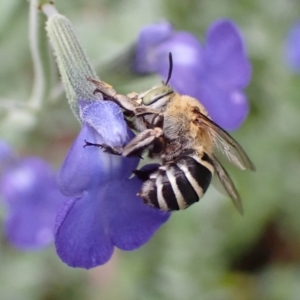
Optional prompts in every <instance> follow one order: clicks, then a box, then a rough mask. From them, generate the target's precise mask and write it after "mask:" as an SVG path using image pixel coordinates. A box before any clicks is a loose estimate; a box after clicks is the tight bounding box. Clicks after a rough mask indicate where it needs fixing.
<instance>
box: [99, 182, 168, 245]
mask: <svg viewBox="0 0 300 300" xmlns="http://www.w3.org/2000/svg"><path fill="white" fill-rule="evenodd" d="M140 188H141V181H139V180H138V179H136V178H133V179H131V180H129V181H128V182H126V181H123V182H120V184H119V185H118V192H117V193H116V192H115V188H114V186H113V185H110V186H109V187H108V190H107V196H108V195H109V194H111V195H112V199H111V201H106V202H105V208H104V212H103V213H104V214H105V216H106V217H107V219H108V224H109V225H108V228H109V233H110V236H111V238H112V241H113V243H114V245H115V246H117V247H118V248H120V249H122V250H133V249H136V248H138V247H140V246H142V245H143V244H145V243H146V242H147V241H148V240H149V239H150V238H151V237H152V235H153V234H154V233H155V231H156V230H157V229H158V228H159V227H160V226H161V225H162V224H163V223H165V222H166V221H167V220H168V218H169V216H170V213H167V212H164V211H160V210H158V209H156V208H152V207H149V206H147V205H145V204H144V203H143V201H142V199H141V198H140V197H138V196H136V194H137V192H139V191H140Z"/></svg>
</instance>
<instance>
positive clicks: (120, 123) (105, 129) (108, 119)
mask: <svg viewBox="0 0 300 300" xmlns="http://www.w3.org/2000/svg"><path fill="white" fill-rule="evenodd" d="M81 118H82V120H83V122H85V123H87V124H89V125H90V126H91V127H93V128H94V129H95V130H96V131H97V132H98V134H99V135H100V136H101V138H102V140H103V141H104V142H105V143H106V144H108V145H110V146H112V147H120V146H123V145H124V144H125V142H126V141H128V136H127V125H126V123H125V121H124V116H123V113H122V111H121V109H120V107H119V106H118V105H117V104H115V103H113V102H111V101H94V102H92V103H90V104H89V105H86V106H85V107H84V108H83V110H82V111H81Z"/></svg>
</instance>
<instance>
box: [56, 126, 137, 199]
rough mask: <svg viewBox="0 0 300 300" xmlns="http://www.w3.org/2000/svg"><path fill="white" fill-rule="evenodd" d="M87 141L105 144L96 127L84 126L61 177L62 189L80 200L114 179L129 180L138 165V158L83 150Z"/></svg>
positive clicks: (67, 158) (85, 148)
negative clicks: (86, 193) (92, 189)
mask: <svg viewBox="0 0 300 300" xmlns="http://www.w3.org/2000/svg"><path fill="white" fill-rule="evenodd" d="M85 140H86V141H88V142H91V143H99V144H101V143H105V141H104V140H103V139H102V137H101V136H100V135H99V134H98V133H97V132H96V131H95V130H94V129H93V128H91V127H90V126H89V125H88V124H83V127H82V129H81V131H80V134H79V136H78V137H77V139H76V141H75V142H74V144H73V146H72V148H71V149H70V151H69V153H68V156H67V157H66V159H65V161H64V163H63V165H62V167H61V170H60V173H59V176H58V183H59V187H60V189H61V191H62V192H63V194H64V195H66V196H72V197H80V196H82V194H83V193H84V192H85V191H88V190H89V189H90V188H93V187H94V186H99V185H101V184H104V183H106V182H108V181H110V180H112V179H122V178H127V177H129V176H130V175H131V174H132V171H133V170H134V169H135V168H136V166H137V164H138V161H139V159H137V158H124V157H121V156H117V155H111V154H108V153H105V152H104V151H103V149H100V148H98V147H95V146H89V147H83V146H84V145H85Z"/></svg>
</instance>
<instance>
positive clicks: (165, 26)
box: [133, 22, 173, 74]
mask: <svg viewBox="0 0 300 300" xmlns="http://www.w3.org/2000/svg"><path fill="white" fill-rule="evenodd" d="M172 33H173V27H172V25H171V24H170V23H168V22H161V23H158V24H153V25H149V26H146V27H144V28H143V29H142V30H141V32H140V34H139V37H138V40H137V44H136V54H135V61H134V66H133V68H134V71H135V72H137V73H141V74H144V73H153V72H156V66H157V57H156V49H155V47H156V46H157V45H159V44H160V43H162V42H163V41H165V40H167V39H168V38H169V37H171V35H172Z"/></svg>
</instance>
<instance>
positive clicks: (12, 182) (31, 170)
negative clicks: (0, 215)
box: [1, 157, 55, 207]
mask: <svg viewBox="0 0 300 300" xmlns="http://www.w3.org/2000/svg"><path fill="white" fill-rule="evenodd" d="M54 185H55V178H54V174H53V171H52V169H51V168H50V166H49V165H48V164H47V163H46V162H45V161H43V160H41V159H38V158H35V157H30V158H26V159H23V160H20V161H19V162H17V163H16V164H15V165H13V166H11V167H10V168H9V169H8V170H6V171H5V173H4V174H3V176H2V180H1V194H2V196H3V199H4V201H5V202H6V203H7V204H8V205H9V206H14V207H18V206H20V205H23V204H25V205H26V204H27V203H28V201H30V202H32V203H38V202H39V201H40V200H41V199H43V198H44V197H45V190H48V189H49V188H50V187H53V186H54Z"/></svg>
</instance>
